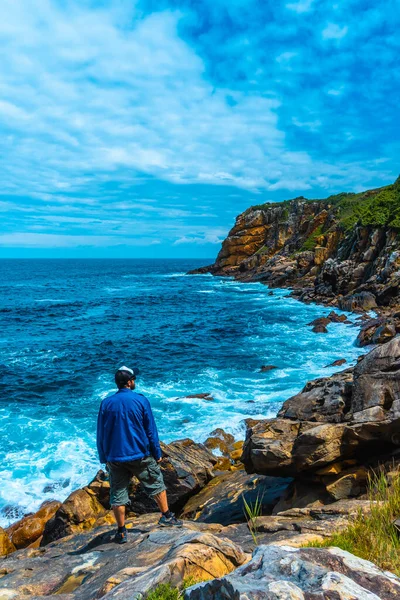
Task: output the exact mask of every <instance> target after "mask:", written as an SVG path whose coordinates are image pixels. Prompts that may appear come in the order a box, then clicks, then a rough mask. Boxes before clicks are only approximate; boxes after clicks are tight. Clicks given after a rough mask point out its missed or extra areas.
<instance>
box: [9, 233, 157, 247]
mask: <svg viewBox="0 0 400 600" xmlns="http://www.w3.org/2000/svg"><path fill="white" fill-rule="evenodd" d="M156 244H160V240H159V239H155V238H146V237H141V238H135V237H118V236H111V235H108V236H107V235H104V236H99V235H57V234H52V233H34V232H29V233H7V234H3V235H0V247H1V246H5V247H7V248H10V247H11V248H13V247H15V248H20V247H24V248H36V247H39V248H75V247H77V246H86V247H87V246H95V247H110V246H119V245H126V246H154V245H156Z"/></svg>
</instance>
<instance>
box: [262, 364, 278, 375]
mask: <svg viewBox="0 0 400 600" xmlns="http://www.w3.org/2000/svg"><path fill="white" fill-rule="evenodd" d="M277 368H278V367H275V366H274V365H263V366H262V367H261V368H260V373H268V371H272V370H273V369H277Z"/></svg>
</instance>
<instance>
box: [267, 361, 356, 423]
mask: <svg viewBox="0 0 400 600" xmlns="http://www.w3.org/2000/svg"><path fill="white" fill-rule="evenodd" d="M352 387H353V370H352V369H346V370H345V371H340V372H339V373H335V374H334V375H332V376H331V377H323V378H321V379H315V380H314V381H309V382H308V383H306V385H305V386H304V388H303V389H302V391H301V392H300V393H299V394H296V395H295V396H292V397H291V398H289V399H288V400H286V401H285V402H284V403H283V405H282V408H281V410H280V411H279V413H278V417H279V418H289V419H299V420H303V421H320V422H322V421H331V422H341V421H343V420H344V418H345V415H346V414H347V412H348V411H349V409H350V405H351V395H352Z"/></svg>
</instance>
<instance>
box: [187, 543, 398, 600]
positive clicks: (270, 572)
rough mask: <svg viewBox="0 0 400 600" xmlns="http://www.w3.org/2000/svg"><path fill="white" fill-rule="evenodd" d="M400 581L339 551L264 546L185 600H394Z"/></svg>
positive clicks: (191, 592) (189, 593) (195, 590)
mask: <svg viewBox="0 0 400 600" xmlns="http://www.w3.org/2000/svg"><path fill="white" fill-rule="evenodd" d="M398 596H399V597H400V579H399V578H398V577H396V576H395V575H392V574H391V573H388V572H387V571H382V570H381V569H379V568H378V567H377V566H375V565H374V564H373V563H371V562H369V561H366V560H362V559H361V558H356V557H355V556H353V555H352V554H350V553H349V552H345V551H344V550H340V549H339V548H298V549H295V548H293V547H292V548H290V547H287V546H276V545H275V546H274V545H270V546H259V547H258V548H256V550H255V551H254V553H253V558H252V560H251V561H250V562H249V563H247V564H246V565H244V566H242V567H239V569H236V571H234V572H233V573H231V574H230V575H227V576H225V577H222V578H219V579H214V580H212V581H209V582H206V583H200V584H198V585H196V586H193V587H191V588H189V589H188V590H187V591H186V593H185V596H184V597H185V600H213V599H215V600H224V599H226V600H228V599H233V598H237V599H238V600H240V599H243V600H245V599H246V598H254V599H256V598H260V599H261V598H265V599H270V600H284V599H285V600H289V598H290V599H292V600H305V599H306V598H310V599H311V598H312V599H313V600H314V599H315V600H319V599H320V600H327V599H328V598H329V599H332V600H333V599H335V600H349V599H350V598H352V599H353V598H354V600H355V599H356V598H357V599H360V600H361V599H365V600H367V599H368V600H391V599H392V598H396V597H398Z"/></svg>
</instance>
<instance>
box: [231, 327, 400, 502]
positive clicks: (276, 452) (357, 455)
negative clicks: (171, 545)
mask: <svg viewBox="0 0 400 600" xmlns="http://www.w3.org/2000/svg"><path fill="white" fill-rule="evenodd" d="M399 431H400V338H398V337H396V338H394V339H393V340H392V341H390V342H388V343H387V344H384V345H381V346H378V347H376V348H374V349H373V350H372V351H371V352H370V353H369V354H367V355H366V356H364V357H363V359H362V360H360V361H359V362H358V364H357V365H356V366H355V367H354V369H347V370H345V371H342V372H341V373H337V374H335V375H333V376H332V377H329V378H323V379H318V380H316V381H313V382H309V383H308V384H307V385H306V386H305V387H304V389H303V391H302V392H301V393H300V394H297V395H296V396H294V397H293V398H290V399H289V400H287V401H286V402H285V403H284V404H283V407H282V409H281V411H280V412H279V414H278V417H277V418H275V419H267V420H262V421H258V422H252V423H249V426H248V430H247V436H246V441H245V444H244V448H243V456H242V460H243V462H244V465H245V467H246V470H247V472H248V473H259V474H264V475H275V476H276V475H281V476H289V477H295V478H300V479H301V478H303V479H307V478H308V480H309V481H310V480H311V481H314V482H315V481H318V482H319V483H321V484H322V485H323V486H324V487H325V489H326V491H327V492H328V494H329V495H330V496H331V497H332V499H335V500H337V499H341V498H345V497H351V496H357V495H359V494H360V493H362V492H363V491H365V485H366V480H367V473H366V471H365V469H364V468H363V466H364V465H366V464H368V462H369V461H371V460H372V459H374V460H375V462H377V461H379V457H380V456H381V457H384V458H385V460H387V457H388V456H389V457H390V456H391V455H392V456H394V455H395V453H396V452H397V451H398V450H400V436H399Z"/></svg>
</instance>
